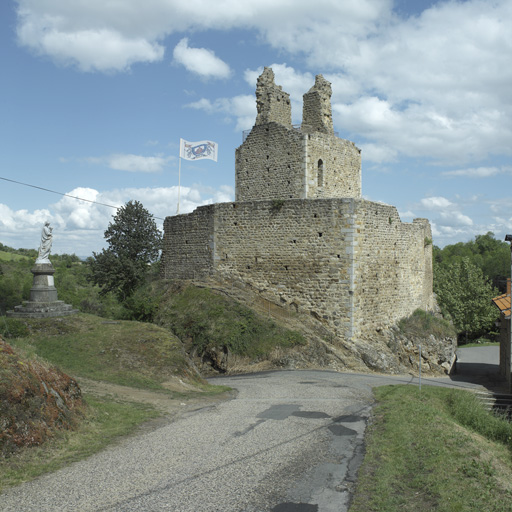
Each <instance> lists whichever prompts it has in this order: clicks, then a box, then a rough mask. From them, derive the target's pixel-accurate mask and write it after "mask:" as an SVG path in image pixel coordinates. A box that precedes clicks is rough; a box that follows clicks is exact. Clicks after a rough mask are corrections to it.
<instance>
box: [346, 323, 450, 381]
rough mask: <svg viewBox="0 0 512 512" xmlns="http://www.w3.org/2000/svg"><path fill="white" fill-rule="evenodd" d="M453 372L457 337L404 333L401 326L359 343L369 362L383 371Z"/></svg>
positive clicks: (370, 366) (358, 345) (359, 350)
mask: <svg viewBox="0 0 512 512" xmlns="http://www.w3.org/2000/svg"><path fill="white" fill-rule="evenodd" d="M420 347H421V370H422V372H425V373H430V374H437V375H439V374H449V373H450V372H451V369H452V366H453V364H454V362H455V351H456V349H457V340H456V338H455V337H436V336H434V335H433V334H428V333H426V334H424V335H419V334H404V333H402V332H401V331H400V329H399V328H398V327H396V326H395V327H391V328H390V329H386V330H384V331H382V332H380V333H376V334H375V336H374V337H372V339H368V338H366V339H361V340H359V342H358V343H357V345H355V347H354V348H355V349H356V350H357V352H358V354H359V356H360V357H361V359H362V361H363V362H364V363H365V365H366V366H367V367H368V368H369V369H370V370H373V371H377V372H382V373H395V374H397V373H408V372H411V371H413V372H414V373H417V372H418V371H419V365H420Z"/></svg>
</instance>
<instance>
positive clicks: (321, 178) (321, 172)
mask: <svg viewBox="0 0 512 512" xmlns="http://www.w3.org/2000/svg"><path fill="white" fill-rule="evenodd" d="M318 186H319V187H323V186H324V162H323V161H322V159H320V160H318Z"/></svg>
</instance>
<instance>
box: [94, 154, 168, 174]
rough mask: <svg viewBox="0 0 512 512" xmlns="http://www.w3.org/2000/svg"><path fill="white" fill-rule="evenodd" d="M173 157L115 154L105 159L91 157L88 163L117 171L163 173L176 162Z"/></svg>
mask: <svg viewBox="0 0 512 512" xmlns="http://www.w3.org/2000/svg"><path fill="white" fill-rule="evenodd" d="M175 158H176V157H173V156H168V157H164V156H158V155H157V156H141V155H132V154H113V155H109V156H105V157H89V158H87V159H86V161H87V162H89V163H92V164H98V165H107V166H108V167H110V168H111V169H115V170H117V171H128V172H147V173H153V172H162V171H163V169H164V167H165V166H166V165H167V163H168V162H169V161H171V160H175Z"/></svg>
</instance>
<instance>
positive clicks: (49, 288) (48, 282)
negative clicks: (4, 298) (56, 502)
mask: <svg viewBox="0 0 512 512" xmlns="http://www.w3.org/2000/svg"><path fill="white" fill-rule="evenodd" d="M31 272H32V274H34V281H33V283H32V288H30V300H28V301H23V305H22V306H16V307H15V308H14V311H7V313H6V314H7V316H8V317H17V318H46V317H53V316H67V315H74V314H75V313H78V310H77V309H73V307H72V306H70V305H69V304H64V302H63V301H61V300H57V288H55V284H54V281H53V274H55V269H54V268H53V266H52V264H51V263H50V262H48V263H37V262H36V264H35V265H34V267H33V268H32V270H31Z"/></svg>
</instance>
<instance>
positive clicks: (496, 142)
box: [17, 0, 512, 166]
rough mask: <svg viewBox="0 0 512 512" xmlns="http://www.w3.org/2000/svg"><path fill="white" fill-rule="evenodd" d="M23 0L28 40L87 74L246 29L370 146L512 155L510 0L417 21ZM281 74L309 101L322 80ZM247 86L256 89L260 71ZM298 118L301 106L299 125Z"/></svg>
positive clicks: (248, 1)
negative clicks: (168, 42)
mask: <svg viewBox="0 0 512 512" xmlns="http://www.w3.org/2000/svg"><path fill="white" fill-rule="evenodd" d="M17 2H18V5H19V8H18V27H17V30H18V38H19V41H20V43H21V44H22V45H24V46H26V47H29V48H31V49H33V50H34V51H36V52H38V53H40V54H44V55H49V56H51V57H53V58H54V59H56V60H58V61H60V62H62V63H64V64H69V63H75V64H76V65H77V66H78V67H79V68H80V69H83V70H88V71H94V70H99V71H112V70H113V71H121V70H127V69H129V67H130V66H131V65H132V64H133V63H135V62H156V61H159V60H161V59H162V58H163V54H164V41H165V38H166V37H167V36H169V35H170V34H173V33H186V32H187V31H192V30H193V31H201V30H202V31H206V30H218V31H224V32H227V31H229V30H231V29H242V30H244V31H245V32H246V34H247V36H246V37H247V38H250V37H253V38H254V40H256V41H258V42H260V43H262V44H268V45H270V46H271V47H273V48H275V49H277V50H278V51H279V52H280V53H281V54H282V55H285V56H291V57H293V59H294V60H297V59H301V61H303V62H304V61H305V62H306V63H307V65H308V66H309V69H312V70H315V72H316V71H319V72H323V73H325V74H326V75H325V76H326V78H328V79H329V80H330V81H331V82H332V83H333V87H334V94H333V115H334V120H335V124H336V125H337V126H340V127H342V128H343V130H344V131H349V132H351V134H353V135H354V136H356V137H359V138H363V139H365V140H366V141H367V142H368V143H370V144H375V145H376V146H380V147H386V148H389V151H390V152H391V153H392V154H403V155H407V156H412V157H426V158H430V159H432V160H433V161H434V162H443V163H449V164H450V165H457V166H460V165H467V163H468V162H477V161H482V160H483V159H485V158H486V157H487V156H489V155H495V154H504V155H510V154H512V147H511V145H510V140H512V101H511V97H510V83H512V66H510V62H511V60H512V31H511V30H510V26H509V20H510V19H512V2H510V0H466V1H464V2H455V1H439V2H437V3H434V4H433V5H432V6H431V7H429V8H428V9H425V10H424V11H423V12H421V13H420V14H419V15H418V16H411V17H407V18H406V17H403V16H399V15H398V14H397V13H396V12H395V11H393V7H394V2H393V1H392V0H361V1H350V2H335V1H333V0H317V1H316V2H315V3H311V2H309V1H308V0H293V1H292V0H281V1H279V2H275V1H274V0H245V1H244V2H233V1H232V0H219V1H218V2H216V4H215V8H214V9H211V8H210V5H211V4H210V2H207V1H206V0H195V1H193V2H182V1H180V0H152V1H151V3H149V4H148V3H143V2H140V0H123V2H104V1H103V0H88V1H87V2H69V0H44V1H41V0H17ZM204 10H207V12H208V15H207V16H200V15H198V13H202V12H203V11H204ZM175 53H176V56H175V59H176V60H177V61H178V62H181V63H182V64H184V65H185V66H187V68H188V69H191V70H193V71H194V72H195V73H199V74H200V75H202V76H213V77H219V76H227V73H228V70H229V67H228V65H227V64H226V63H224V62H223V61H221V60H220V59H218V58H217V57H216V56H215V54H214V53H213V51H212V50H209V49H203V48H190V47H189V46H188V43H187V38H186V37H185V38H184V39H182V40H181V42H180V43H179V44H178V45H177V46H176V48H175ZM205 59H206V62H207V63H208V65H207V66H205V67H201V65H200V64H198V62H204V60H205ZM274 66H275V68H276V69H275V72H276V77H277V81H278V83H280V84H281V85H283V87H284V89H285V90H286V89H287V88H289V89H290V90H289V91H288V92H290V94H291V96H292V101H293V102H297V101H299V102H300V96H301V95H302V94H303V93H304V92H306V90H307V89H308V88H309V87H310V86H311V85H312V84H313V79H312V76H311V80H309V78H310V77H309V73H299V72H298V71H296V70H294V69H293V68H291V67H288V66H286V65H285V64H281V65H280V66H282V67H281V68H279V65H274ZM245 78H246V79H250V81H251V85H253V84H254V71H250V70H249V71H246V73H245ZM306 78H307V80H305V79H306ZM305 81H307V82H308V84H307V85H306V84H305ZM299 89H300V92H299ZM232 100H233V99H232V98H224V99H223V101H225V102H227V103H229V102H231V101H232ZM207 101H210V102H211V103H212V104H215V103H216V102H217V101H220V100H213V99H207ZM226 114H227V115H228V116H229V114H228V113H226ZM299 114H300V106H299V107H298V108H295V105H294V114H293V115H294V119H297V118H299ZM235 117H237V116H235ZM243 123H245V120H244V121H243V122H242V121H241V120H240V119H239V120H238V125H241V124H243ZM376 158H382V157H381V156H377V157H376ZM472 165H474V164H472Z"/></svg>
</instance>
